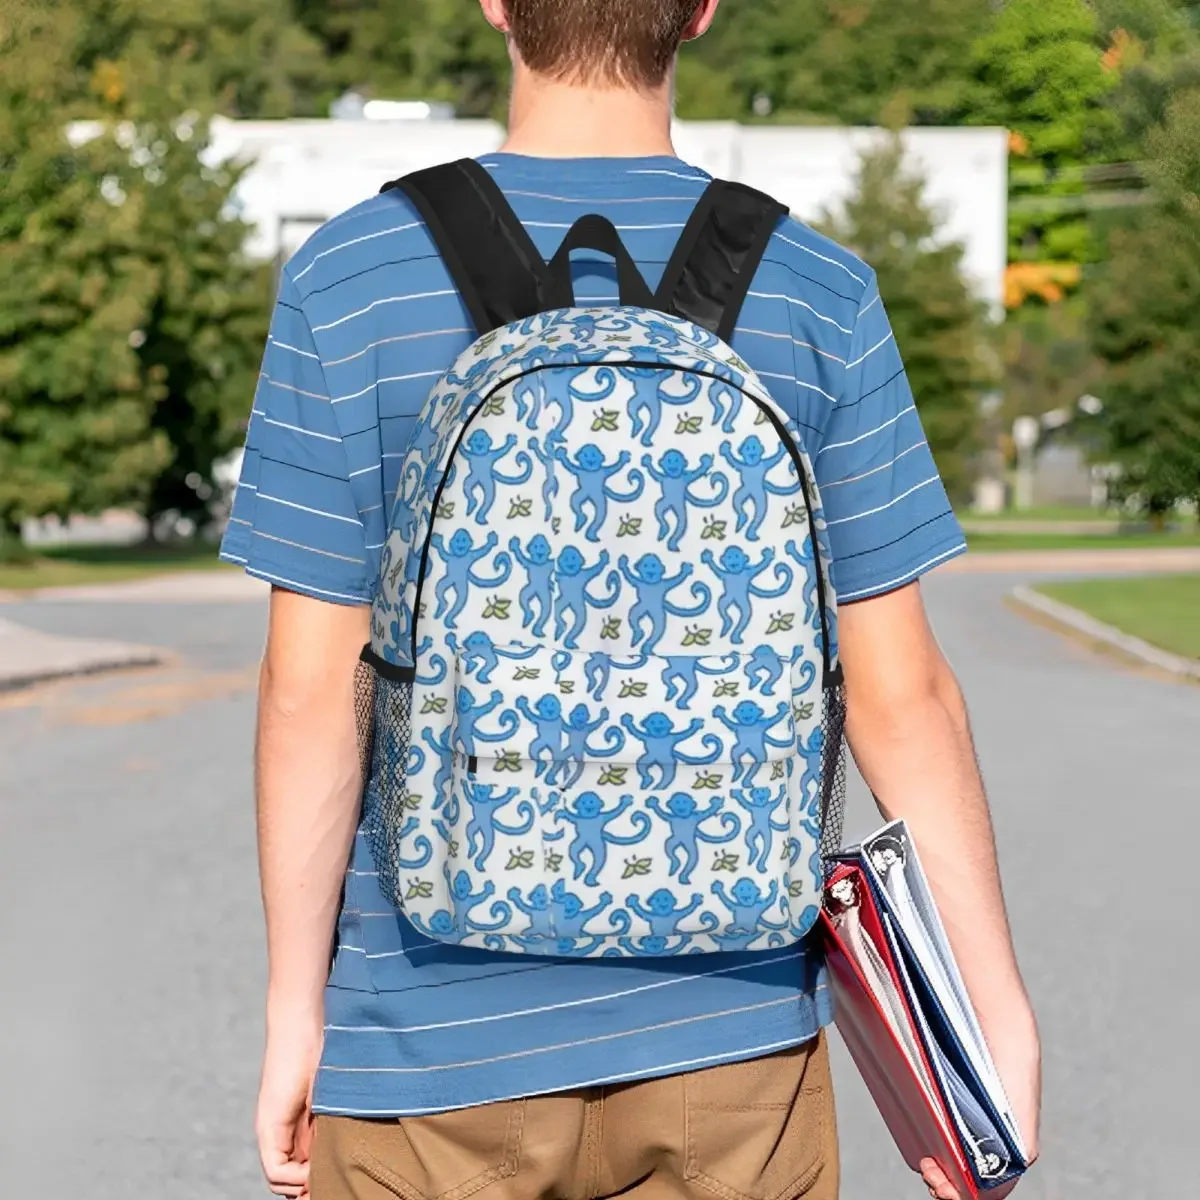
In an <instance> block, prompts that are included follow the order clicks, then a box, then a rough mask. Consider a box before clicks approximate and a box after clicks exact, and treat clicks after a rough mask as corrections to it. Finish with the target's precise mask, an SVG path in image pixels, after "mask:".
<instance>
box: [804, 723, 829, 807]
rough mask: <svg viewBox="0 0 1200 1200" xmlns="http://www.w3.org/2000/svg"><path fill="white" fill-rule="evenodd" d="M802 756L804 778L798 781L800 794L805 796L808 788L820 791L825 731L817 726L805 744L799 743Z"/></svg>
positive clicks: (823, 764)
mask: <svg viewBox="0 0 1200 1200" xmlns="http://www.w3.org/2000/svg"><path fill="white" fill-rule="evenodd" d="M800 753H801V754H802V755H803V756H804V763H805V766H804V778H803V779H801V781H800V794H801V795H802V796H807V795H808V794H809V788H815V789H818V791H819V789H820V786H821V776H822V774H823V773H824V766H825V730H824V729H822V728H821V727H820V726H819V725H818V726H817V727H816V729H814V730H813V731H812V735H811V736H810V737H809V739H808V741H807V742H801V743H800Z"/></svg>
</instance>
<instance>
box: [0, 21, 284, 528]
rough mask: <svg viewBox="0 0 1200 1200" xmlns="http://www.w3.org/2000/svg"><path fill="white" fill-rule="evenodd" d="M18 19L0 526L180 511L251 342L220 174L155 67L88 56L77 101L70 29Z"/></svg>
mask: <svg viewBox="0 0 1200 1200" xmlns="http://www.w3.org/2000/svg"><path fill="white" fill-rule="evenodd" d="M23 15H24V21H23V25H22V27H21V28H20V29H19V30H16V29H14V28H9V29H6V30H5V31H4V32H5V34H7V35H8V36H7V37H4V39H3V40H2V41H0V74H2V75H3V78H4V81H5V90H4V92H3V100H2V106H0V180H2V183H0V189H2V190H0V257H2V258H3V261H4V265H5V270H4V271H3V272H0V522H2V523H3V526H4V527H5V529H6V530H7V531H8V534H9V537H10V539H11V537H12V535H13V533H14V531H15V530H17V529H18V528H19V525H20V521H21V519H22V518H24V517H33V516H43V515H47V514H51V513H55V514H59V515H64V516H65V515H67V514H69V513H72V512H95V511H98V510H100V509H103V508H105V507H109V506H112V505H126V506H132V507H136V508H138V509H140V510H142V511H144V512H147V513H149V514H154V513H156V512H158V511H161V509H162V508H163V507H171V508H178V509H181V510H183V511H190V512H196V511H199V510H200V509H201V508H202V507H203V504H202V500H203V497H202V496H198V495H197V488H198V489H199V491H200V492H201V493H202V492H203V491H204V490H205V489H206V487H207V486H209V481H208V477H209V475H210V474H211V467H212V460H213V458H214V457H215V456H216V455H219V454H221V453H223V452H224V451H226V450H228V449H230V448H231V447H232V446H233V445H234V444H235V443H236V440H237V435H238V430H237V422H238V420H239V419H240V418H241V417H242V416H244V408H245V397H246V396H247V395H249V394H251V392H252V390H253V385H254V376H255V367H256V361H257V356H258V355H259V353H260V352H261V346H262V339H263V336H264V335H265V329H266V316H267V308H268V301H269V295H268V290H267V275H266V271H265V268H262V267H258V266H255V265H254V264H251V263H249V262H247V261H246V260H245V259H244V257H243V256H242V254H241V245H242V242H243V241H244V238H245V234H246V227H245V226H244V225H243V224H242V223H241V222H240V221H238V220H237V219H236V218H234V217H233V216H232V215H231V214H230V212H229V211H228V210H229V201H230V196H231V190H232V188H233V186H234V184H235V182H236V174H235V173H233V172H230V171H226V170H224V169H222V168H218V167H212V166H208V165H205V163H204V162H203V159H202V152H203V121H201V120H200V119H199V118H198V117H195V116H193V117H190V118H188V119H180V113H181V111H182V110H181V106H180V102H179V100H178V98H177V96H176V94H175V93H174V92H172V90H171V88H172V87H178V88H184V87H185V86H186V85H185V84H184V83H183V82H182V81H181V80H180V78H179V77H177V76H174V75H173V74H172V72H171V71H170V64H169V63H164V64H160V67H159V69H158V71H155V70H154V69H152V68H151V67H150V66H149V65H148V64H144V63H143V64H139V66H140V67H142V68H144V69H140V70H139V69H135V68H134V67H133V66H130V65H129V64H122V63H118V62H113V61H111V60H106V59H98V60H96V62H95V66H94V68H93V73H92V76H91V80H90V81H91V85H92V98H91V100H90V101H89V102H87V103H84V102H82V100H80V99H77V97H78V95H79V92H80V90H81V89H80V88H79V85H78V78H77V77H78V71H79V69H78V66H77V64H78V63H79V62H80V61H81V57H82V56H81V54H80V49H79V48H80V46H81V45H82V44H84V43H85V42H86V40H87V38H88V36H89V35H90V34H91V33H92V32H93V30H92V28H91V27H90V26H89V25H88V23H87V20H86V17H87V14H86V13H85V14H83V16H82V18H81V15H80V13H79V12H78V11H69V10H67V9H66V8H64V7H62V6H49V7H47V6H39V7H37V8H33V7H32V6H31V7H30V8H29V9H27V10H23ZM0 36H3V35H0ZM18 45H19V46H20V52H19V53H18V51H17V49H16V48H17V46H18ZM130 78H133V79H135V80H137V81H138V90H137V91H134V90H132V89H131V88H129V87H128V86H127V80H128V79H130ZM145 80H149V81H150V82H144V81H145ZM64 96H65V97H67V99H64ZM85 113H86V114H87V115H88V116H89V117H91V118H93V119H92V120H91V121H90V122H88V123H87V124H85V125H82V126H81V125H79V124H72V123H71V122H72V118H75V117H78V116H80V115H81V114H85ZM189 476H190V477H191V478H192V483H193V484H195V485H196V486H195V487H190V486H188V485H187V483H186V480H187V478H188V477H189Z"/></svg>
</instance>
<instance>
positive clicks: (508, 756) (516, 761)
mask: <svg viewBox="0 0 1200 1200" xmlns="http://www.w3.org/2000/svg"><path fill="white" fill-rule="evenodd" d="M520 769H521V756H520V754H518V753H517V751H516V750H505V751H504V753H503V754H501V755H499V756H498V757H497V759H496V773H497V774H499V773H500V772H501V771H519V770H520Z"/></svg>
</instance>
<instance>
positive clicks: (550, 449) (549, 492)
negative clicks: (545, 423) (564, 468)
mask: <svg viewBox="0 0 1200 1200" xmlns="http://www.w3.org/2000/svg"><path fill="white" fill-rule="evenodd" d="M552 439H553V434H551V435H550V437H547V438H546V445H545V449H543V448H542V444H541V442H539V441H538V440H537V438H532V439H531V440H530V442H529V449H530V451H531V452H532V453H533V456H534V458H536V459H537V460H538V462H540V463H541V464H542V468H543V470H544V471H545V472H546V479H545V482H544V483H543V484H542V503H543V504H544V505H545V506H546V520H547V521H549V520H551V519H552V518H553V517H554V500H555V498H556V497H557V496H558V472H557V471H556V470H555V469H554V464H555V463H556V462H557V461H558V455H557V454H556V453H555V450H554V446H555V443H554V441H553V440H552Z"/></svg>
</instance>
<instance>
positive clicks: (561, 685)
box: [558, 679, 575, 696]
mask: <svg viewBox="0 0 1200 1200" xmlns="http://www.w3.org/2000/svg"><path fill="white" fill-rule="evenodd" d="M558 690H559V691H560V692H561V693H562V694H563V695H564V696H569V695H570V694H571V693H572V692H573V691H574V690H575V680H573V679H560V680H559V681H558Z"/></svg>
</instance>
